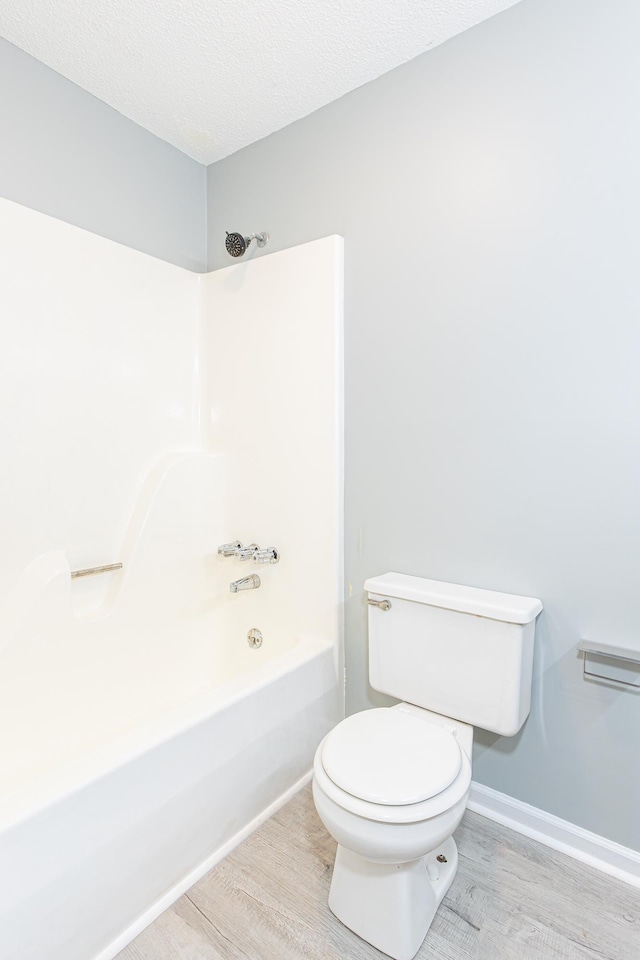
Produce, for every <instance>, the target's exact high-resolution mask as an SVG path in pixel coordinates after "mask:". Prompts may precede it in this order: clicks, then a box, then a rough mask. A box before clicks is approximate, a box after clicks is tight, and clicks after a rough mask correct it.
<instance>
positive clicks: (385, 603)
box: [367, 597, 391, 613]
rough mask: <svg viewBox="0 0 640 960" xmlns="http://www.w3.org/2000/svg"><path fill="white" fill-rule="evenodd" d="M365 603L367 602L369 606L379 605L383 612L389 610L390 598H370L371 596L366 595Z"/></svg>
mask: <svg viewBox="0 0 640 960" xmlns="http://www.w3.org/2000/svg"><path fill="white" fill-rule="evenodd" d="M367 603H368V604H369V606H370V607H380V609H381V610H384V611H385V613H386V611H387V610H391V601H390V600H372V599H371V597H368V598H367Z"/></svg>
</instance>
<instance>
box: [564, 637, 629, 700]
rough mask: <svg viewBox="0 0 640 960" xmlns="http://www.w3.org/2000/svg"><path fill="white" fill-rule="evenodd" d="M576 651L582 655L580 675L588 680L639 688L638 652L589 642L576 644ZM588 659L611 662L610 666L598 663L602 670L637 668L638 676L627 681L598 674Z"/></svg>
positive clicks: (624, 678) (584, 641) (623, 678)
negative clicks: (601, 659) (596, 658)
mask: <svg viewBox="0 0 640 960" xmlns="http://www.w3.org/2000/svg"><path fill="white" fill-rule="evenodd" d="M578 650H579V651H580V653H582V655H583V657H582V674H583V676H584V677H585V678H586V679H589V680H606V681H607V683H615V684H618V685H619V686H623V687H633V688H634V689H638V688H640V650H632V649H630V648H629V647H620V646H617V645H615V646H614V645H613V644H607V643H593V642H592V641H591V640H581V641H580V643H579V644H578ZM589 657H601V658H605V659H606V660H611V661H612V663H611V665H609V664H602V663H599V664H598V667H599V668H600V670H602V669H610V670H611V669H613V670H615V668H616V667H618V669H619V670H620V669H622V670H624V669H625V667H626V668H627V669H628V668H629V666H634V667H636V668H637V671H638V676H637V677H636V678H634V679H627V678H626V677H621V676H612V675H611V674H607V673H599V672H597V671H596V670H593V669H588V667H589V666H591V667H592V668H593V661H590V660H589V659H588V658H589Z"/></svg>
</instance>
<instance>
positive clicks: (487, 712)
mask: <svg viewBox="0 0 640 960" xmlns="http://www.w3.org/2000/svg"><path fill="white" fill-rule="evenodd" d="M365 589H366V590H367V591H368V600H367V603H368V611H369V681H370V683H371V686H372V688H373V689H374V690H378V691H380V692H381V693H385V694H389V695H390V696H392V697H395V698H397V699H398V700H400V701H401V703H399V704H397V705H396V706H394V707H383V708H375V709H371V710H364V711H363V712H362V713H357V714H354V715H352V716H350V717H347V719H346V720H343V721H342V722H341V723H339V724H338V726H337V727H335V728H334V729H333V730H332V731H331V732H330V733H329V734H328V735H327V736H326V737H325V739H324V740H323V741H322V743H321V744H320V746H319V747H318V750H317V752H316V756H315V761H314V770H313V797H314V801H315V805H316V809H317V811H318V814H319V816H320V819H321V820H322V822H323V823H324V825H325V827H326V828H327V830H328V831H329V833H330V834H331V835H332V836H333V838H334V839H335V840H336V841H337V843H338V849H337V852H336V861H335V865H334V869H333V877H332V880H331V888H330V892H329V907H330V908H331V910H332V911H333V913H334V914H335V915H336V916H337V917H338V919H339V920H341V921H342V923H344V924H345V926H347V927H349V928H350V929H351V930H353V931H354V932H355V933H357V934H358V935H359V936H360V937H362V939H363V940H366V941H367V942H368V943H370V944H372V945H373V946H375V947H377V948H378V949H379V950H381V951H382V952H383V953H386V954H388V955H389V956H390V957H393V958H394V960H411V958H412V957H414V956H415V954H416V953H417V951H418V950H419V949H420V945H421V943H422V941H423V940H424V937H425V936H426V934H427V931H428V929H429V926H430V924H431V921H432V920H433V917H434V915H435V912H436V910H437V908H438V905H439V904H440V902H441V900H442V898H443V897H444V895H445V893H446V892H447V890H448V889H449V886H450V885H451V883H452V881H453V878H454V876H455V872H456V868H457V863H458V854H457V850H456V845H455V842H454V840H453V836H452V835H453V832H454V830H455V829H456V827H457V826H458V825H459V823H460V820H461V819H462V816H463V814H464V811H465V807H466V805H467V800H468V797H469V789H470V785H471V749H472V743H473V728H474V727H475V726H480V727H483V728H484V729H486V730H490V731H492V732H494V733H497V734H499V735H501V736H513V735H514V734H515V733H517V732H518V730H520V728H521V727H522V725H523V723H524V722H525V720H526V718H527V716H528V713H529V708H530V703H531V677H532V663H533V641H534V631H535V620H536V617H537V616H538V614H539V613H540V611H541V609H542V604H541V603H540V601H539V600H537V599H536V598H535V597H519V596H514V595H512V594H504V593H496V592H494V591H489V590H481V589H478V588H476V587H465V586H460V585H458V584H451V583H441V582H439V581H436V580H425V579H422V578H420V577H411V576H407V575H406V574H401V573H387V574H383V575H382V576H380V577H372V578H371V579H369V580H367V581H366V583H365Z"/></svg>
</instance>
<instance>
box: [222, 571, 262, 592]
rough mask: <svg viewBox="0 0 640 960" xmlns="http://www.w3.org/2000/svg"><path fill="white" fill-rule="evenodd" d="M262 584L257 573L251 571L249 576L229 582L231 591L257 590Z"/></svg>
mask: <svg viewBox="0 0 640 960" xmlns="http://www.w3.org/2000/svg"><path fill="white" fill-rule="evenodd" d="M259 586H260V577H259V576H258V574H257V573H250V574H249V576H248V577H242V578H241V579H240V580H234V581H233V583H230V584H229V590H231V593H240V591H241V590H257V589H258V587H259Z"/></svg>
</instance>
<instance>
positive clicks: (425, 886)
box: [313, 704, 471, 960]
mask: <svg viewBox="0 0 640 960" xmlns="http://www.w3.org/2000/svg"><path fill="white" fill-rule="evenodd" d="M430 717H431V715H430V714H429V712H428V711H426V710H420V709H419V708H416V707H413V706H411V705H409V704H399V705H398V706H396V707H388V708H381V709H376V710H368V711H365V712H363V713H360V714H355V715H354V716H352V717H349V718H347V720H345V721H343V722H342V723H341V724H339V725H338V727H336V728H334V730H332V731H331V733H329V734H328V735H327V736H326V737H325V738H324V740H323V741H322V743H321V744H320V746H319V747H318V750H317V751H316V755H315V760H314V771H313V798H314V802H315V805H316V809H317V811H318V815H319V817H320V819H321V820H322V822H323V823H324V825H325V827H326V828H327V830H328V831H329V833H330V834H331V836H332V837H333V838H334V839H335V840H336V841H337V843H338V851H337V854H336V862H335V866H334V872H333V878H332V883H331V891H330V895H329V907H330V909H331V910H332V912H333V913H334V914H335V915H336V916H337V917H338V919H339V920H341V921H342V922H343V923H344V924H345V925H346V926H348V927H349V928H350V929H351V930H353V931H354V932H355V933H357V934H358V935H359V936H360V937H362V939H364V940H366V941H367V942H369V943H371V944H373V945H374V946H376V947H377V948H378V949H379V950H382V951H383V952H384V953H387V954H389V956H391V957H394V958H395V960H410V958H411V957H413V956H414V955H415V953H416V952H417V950H418V949H419V947H420V944H421V943H422V941H423V940H424V937H425V935H426V933H427V930H428V929H429V926H430V924H431V921H432V919H433V916H434V914H435V912H436V910H437V908H438V905H439V903H440V901H441V900H442V898H443V897H444V895H445V893H446V892H447V890H448V888H449V886H450V884H451V882H452V880H453V877H454V875H455V870H456V866H457V851H456V848H455V843H454V841H453V838H452V836H451V835H452V833H453V831H454V830H455V829H456V827H457V826H458V824H459V823H460V820H461V819H462V816H463V814H464V811H465V808H466V805H467V800H468V796H469V789H470V784H471V763H470V760H469V757H468V756H467V753H466V752H465V750H464V748H461V746H460V743H459V742H458V736H457V735H458V734H459V733H462V739H463V740H465V739H466V740H467V742H469V743H470V736H465V734H467V733H468V731H469V728H468V727H467V725H466V724H455V722H453V721H451V722H449V724H448V725H447V726H446V727H444V726H442V725H441V724H439V723H434V722H433V720H432V719H430ZM438 719H444V718H438ZM450 724H453V726H451V725H450ZM456 727H457V729H456ZM336 781H338V782H336ZM346 788H348V789H346ZM438 858H440V859H438Z"/></svg>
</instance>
